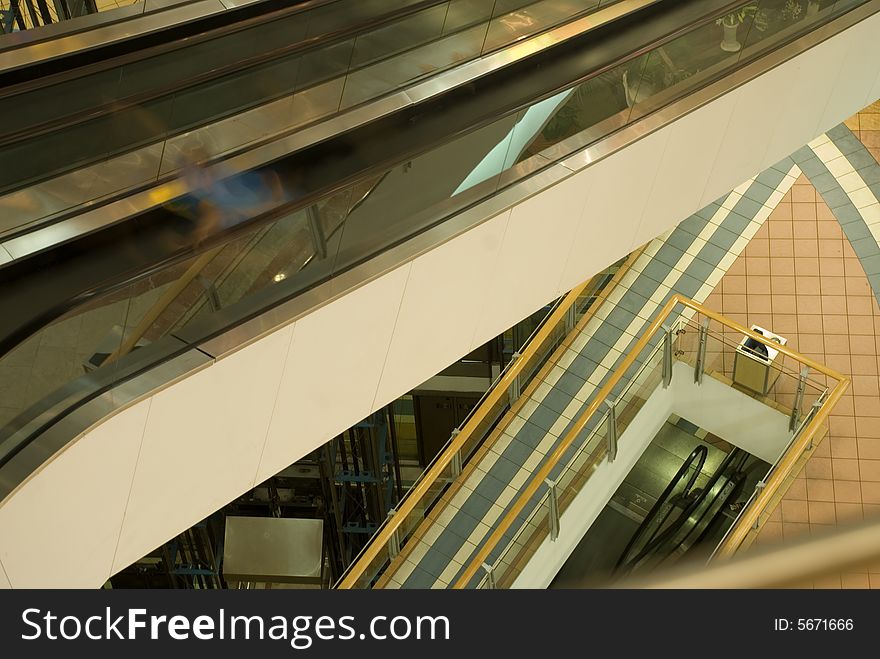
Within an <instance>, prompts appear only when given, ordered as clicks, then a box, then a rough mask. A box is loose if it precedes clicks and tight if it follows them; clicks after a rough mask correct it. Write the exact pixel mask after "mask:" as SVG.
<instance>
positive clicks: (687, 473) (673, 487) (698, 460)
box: [614, 445, 709, 572]
mask: <svg viewBox="0 0 880 659" xmlns="http://www.w3.org/2000/svg"><path fill="white" fill-rule="evenodd" d="M708 454H709V449H707V448H706V447H705V446H702V445H701V446H698V447H696V448H695V449H694V450H693V451H691V454H690V455H689V456H688V457H687V458H686V459H685V461H684V462H682V464H681V467H679V468H678V471H677V472H676V473H675V476H673V477H672V480H670V481H669V483H668V484H667V485H666V487H665V488H664V489H663V492H662V493H661V494H660V496H659V497H658V498H657V501H655V502H654V505H653V506H651V509H650V510H649V511H648V514H647V515H645V519H643V520H642V523H641V524H640V525H639V528H637V529H636V532H635V533H634V534H633V536H632V538H630V540H629V542H628V543H626V547H624V549H623V551H622V552H621V553H620V558H618V559H617V563H616V564H615V566H614V571H615V572H616V571H617V570H619V569H620V568H621V566H622V565H625V564H627V563H629V561H630V560H631V559H632V556H630V554H631V553H632V550H633V549H634V548H636V547H638V550H637V552H636V553H637V554H638V553H639V552H640V551H641V550H642V548H643V547H644V546H645V545H647V544H648V543H650V542H651V541H652V540H653V539H654V537H655V536H656V535H657V533H658V532H659V531H660V529H661V528H662V527H663V524H664V523H665V521H666V519H668V517H669V513H670V512H672V509H673V507H674V504H675V502H674V501H672V500H671V497H672V496H673V494H676V496H677V497H686V496H687V495H688V494H689V493H690V491H691V488H692V487H693V485H694V483H695V482H696V480H697V477H698V476H699V475H700V472H701V471H702V470H703V465H704V464H705V463H706V456H707V455H708ZM682 484H684V488H683V489H681V491H680V492H679V486H680V485H682ZM663 510H665V511H666V512H665V514H664V515H663V519H658V517H659V515H660V513H661V511H663ZM649 531H650V535H649V536H648V537H647V538H646V537H645V535H646V534H647V533H648V532H649Z"/></svg>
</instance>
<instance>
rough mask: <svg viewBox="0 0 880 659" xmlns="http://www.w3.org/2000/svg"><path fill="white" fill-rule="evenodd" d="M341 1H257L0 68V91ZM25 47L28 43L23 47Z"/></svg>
mask: <svg viewBox="0 0 880 659" xmlns="http://www.w3.org/2000/svg"><path fill="white" fill-rule="evenodd" d="M344 1H345V0H260V2H254V3H251V4H247V5H243V6H240V7H233V8H230V9H227V10H225V11H222V12H219V13H217V14H213V15H211V16H206V17H202V18H199V19H196V20H192V21H187V22H183V23H178V24H176V25H172V26H169V27H166V28H163V29H162V30H158V31H154V32H149V33H146V34H140V35H135V36H132V37H130V38H128V39H124V40H120V41H114V42H112V43H107V44H103V45H98V46H93V47H89V48H86V49H83V50H77V51H75V52H72V53H69V54H66V55H61V56H59V57H55V58H52V59H47V60H39V61H37V62H34V63H33V64H28V65H25V66H21V67H18V68H15V69H11V70H6V71H0V95H3V96H5V95H7V94H8V93H16V94H17V93H21V92H23V91H27V90H28V89H29V87H28V86H29V85H31V86H42V85H45V84H49V83H57V82H60V81H61V80H67V79H70V78H78V77H81V76H83V75H87V74H89V73H95V72H97V71H104V70H106V69H110V68H114V67H118V66H121V65H123V64H125V63H126V62H129V61H135V60H138V59H144V58H145V57H154V56H156V55H160V54H162V53H165V52H169V51H172V50H177V49H179V48H180V47H182V46H189V45H192V44H196V43H199V42H202V41H206V40H208V39H214V38H216V37H218V36H223V35H224V34H230V33H233V32H240V31H241V30H244V29H248V28H251V27H255V26H257V25H261V24H263V23H268V22H271V21H275V20H278V19H280V18H283V17H285V16H289V15H292V14H297V13H300V12H305V11H311V10H313V9H318V8H320V7H325V6H329V5H332V4H334V3H336V2H344ZM24 47H25V48H26V47H28V46H24Z"/></svg>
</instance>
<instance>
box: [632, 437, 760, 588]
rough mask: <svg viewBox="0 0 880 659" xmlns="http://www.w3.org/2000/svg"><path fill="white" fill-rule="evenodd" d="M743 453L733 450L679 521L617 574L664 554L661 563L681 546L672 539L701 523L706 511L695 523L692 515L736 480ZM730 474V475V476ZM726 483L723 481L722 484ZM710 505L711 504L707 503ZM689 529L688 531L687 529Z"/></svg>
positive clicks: (667, 528)
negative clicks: (730, 482) (729, 482)
mask: <svg viewBox="0 0 880 659" xmlns="http://www.w3.org/2000/svg"><path fill="white" fill-rule="evenodd" d="M741 453H743V452H742V451H741V450H740V449H738V448H734V449H733V450H732V451H731V452H730V453H728V454H727V455H726V456H725V458H724V460H723V461H722V463H721V465H720V466H719V467H718V469H716V470H715V472H714V473H713V474H712V476H711V478H710V479H709V482H708V483H707V484H706V486H705V487H704V488H703V489H702V491H701V492H700V493H699V495H698V496H697V497H695V498H694V500H693V501H691V502H690V503H689V504H688V505H687V506H686V507H685V508H684V509H683V510H682V512H681V513H680V514H679V515H678V517H677V518H676V519H675V520H674V521H673V522H672V524H670V525H669V526H667V527H666V528H665V529H664V530H663V531H661V532H660V533H658V534H657V535H655V536H654V537H653V538H652V539H651V540H650V541H649V542H648V543H646V544H645V546H644V547H643V548H642V550H641V551H640V552H639V553H638V554H637V555H636V556H634V557H633V558H631V559H630V560H628V561H627V562H626V563H623V564H622V565H621V566H620V570H619V571H620V572H621V573H623V574H627V573H629V572H631V571H633V570H635V569H637V568H638V567H639V565H640V564H641V563H643V561H645V560H646V559H648V558H650V557H657V556H660V555H661V552H663V553H664V555H663V556H661V559H665V557H666V556H668V555H669V554H671V553H672V552H673V551H675V550H676V549H677V548H678V547H679V545H680V544H681V543H679V542H675V541H674V540H675V538H676V537H677V536H678V535H679V534H680V533H681V531H682V530H683V529H684V530H685V538H687V537H688V536H689V535H690V534H691V533H692V532H693V530H694V528H696V526H697V524H698V523H699V522H700V520H702V518H703V516H704V515H705V513H706V510H703V511H702V512H701V513H700V517H699V518H697V519H693V518H694V515H695V513H697V511H699V510H700V509H701V507H702V506H703V505H704V503H705V502H706V500H707V498H708V497H709V496H711V497H712V502H714V500H715V499H716V498H717V497H718V496H719V495H720V494H721V493H722V492H723V488H724V485H726V483H727V482H728V481H730V480H732V479H734V478H736V477H737V474H739V473H740V469H739V466H738V465H737V464H736V463H737V461H738V460H742V459H743V457H742V455H741ZM731 472H732V473H731ZM723 479H726V480H723ZM719 483H721V489H720V490H717V491H716V489H715V488H716V486H717V485H719ZM710 505H711V502H710ZM688 525H690V527H691V528H687V526H688Z"/></svg>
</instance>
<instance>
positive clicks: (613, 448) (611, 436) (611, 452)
mask: <svg viewBox="0 0 880 659" xmlns="http://www.w3.org/2000/svg"><path fill="white" fill-rule="evenodd" d="M605 404H606V405H607V406H608V414H607V415H606V416H605V424H606V433H605V434H606V435H607V436H608V462H614V459H615V458H616V457H617V407H616V406H615V404H614V403H612V402H611V401H610V400H606V401H605Z"/></svg>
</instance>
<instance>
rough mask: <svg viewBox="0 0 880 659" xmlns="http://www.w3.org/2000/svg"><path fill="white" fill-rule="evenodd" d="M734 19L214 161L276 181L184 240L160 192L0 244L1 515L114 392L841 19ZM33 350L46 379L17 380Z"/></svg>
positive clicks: (657, 8)
mask: <svg viewBox="0 0 880 659" xmlns="http://www.w3.org/2000/svg"><path fill="white" fill-rule="evenodd" d="M872 2H873V3H875V4H876V2H875V0H869V4H870V3H872ZM738 4H741V3H731V2H727V1H722V0H688V1H684V2H678V3H664V2H659V3H653V4H649V5H647V6H645V7H644V8H641V9H639V10H638V11H634V12H632V13H630V14H626V13H625V12H624V10H623V9H622V8H619V7H618V5H616V4H614V5H610V6H609V11H612V12H618V13H617V14H615V15H614V17H613V19H612V20H609V21H608V22H607V23H603V24H600V25H598V26H596V25H590V26H588V27H587V26H585V25H582V26H581V28H582V30H583V31H582V32H574V31H572V30H571V29H569V27H568V26H567V25H564V26H562V27H561V28H560V29H559V30H558V31H553V30H551V31H550V32H548V33H546V34H542V35H540V37H539V38H536V39H535V40H534V41H529V40H524V41H523V42H521V43H518V44H517V45H516V46H515V47H513V48H512V49H511V50H510V51H505V50H502V51H499V52H498V53H496V54H495V55H497V57H495V56H490V57H489V58H486V60H485V61H478V62H477V63H475V64H473V66H468V65H465V66H464V67H461V68H455V69H450V70H449V71H446V72H445V74H446V75H445V77H444V75H441V76H438V78H437V79H431V80H428V81H426V82H425V83H424V85H423V86H422V87H417V88H416V89H407V90H405V91H401V92H399V93H398V94H392V95H391V96H389V97H384V98H383V99H381V101H380V102H381V103H382V104H385V105H384V106H383V107H384V112H383V113H382V114H379V115H376V116H375V117H373V116H370V117H368V118H366V119H363V120H358V121H354V120H352V119H351V117H350V116H349V117H347V118H345V120H344V121H338V122H333V121H328V122H325V123H321V124H316V125H315V126H313V127H311V128H310V129H307V130H304V131H301V132H297V133H294V134H292V135H289V136H285V137H283V138H281V139H278V140H275V141H270V142H267V143H265V144H260V145H258V146H256V147H254V148H252V149H249V150H247V151H244V152H242V153H240V154H236V155H234V156H231V157H229V158H228V159H227V160H225V161H223V162H221V163H219V164H218V165H212V167H211V168H209V170H208V171H209V172H214V171H221V169H222V175H218V176H217V177H216V178H217V179H218V180H225V181H229V180H234V179H236V178H238V177H240V176H241V175H243V174H245V173H248V178H247V179H246V181H250V182H249V183H248V182H245V183H244V185H251V186H255V187H259V183H254V181H261V180H262V181H265V180H268V179H269V178H271V177H275V178H277V180H278V181H279V182H280V183H281V188H282V190H283V195H281V196H280V198H277V197H276V198H273V199H271V200H269V202H267V203H266V204H264V205H263V206H261V207H260V208H258V209H255V210H254V211H253V212H251V213H242V214H240V215H238V216H236V217H232V218H229V217H226V218H225V219H226V220H228V221H224V222H219V223H218V224H217V225H216V226H213V227H211V228H210V230H207V231H205V232H204V235H201V236H200V237H199V239H198V240H197V241H196V240H193V239H192V236H191V235H189V233H188V229H187V227H186V223H185V221H183V219H182V216H181V213H180V212H179V208H180V206H181V205H186V203H187V202H192V201H194V200H195V201H198V200H199V196H200V195H202V194H203V191H202V190H200V189H198V188H197V187H189V186H190V184H189V183H188V182H187V181H184V180H180V179H173V180H168V181H163V182H160V184H159V185H157V186H154V187H150V188H146V189H143V190H138V191H136V192H135V193H132V194H129V195H128V196H126V197H125V198H123V199H119V200H114V201H113V202H112V203H107V204H106V205H102V206H100V207H97V208H94V209H92V210H89V211H88V212H86V213H83V214H80V215H78V216H76V218H75V222H72V223H69V224H68V223H66V222H59V223H56V224H53V225H51V226H50V227H48V228H46V229H45V230H43V229H41V230H38V231H34V232H31V233H28V234H25V235H22V236H16V237H13V238H11V239H9V240H7V241H3V242H2V243H0V366H2V367H8V370H4V372H3V377H7V378H12V379H14V378H21V382H22V384H21V386H17V387H13V388H14V389H15V391H14V392H12V393H14V394H15V395H14V396H9V397H8V399H7V400H6V401H4V405H0V408H2V409H0V499H2V500H4V501H8V500H9V497H8V495H9V494H10V493H13V492H16V490H17V488H18V491H21V490H22V489H23V490H26V489H27V488H20V486H21V485H22V483H23V482H25V481H26V480H27V479H28V478H30V477H32V476H33V475H34V474H35V473H36V472H37V471H38V470H39V469H40V467H41V466H42V465H43V464H44V463H45V462H46V461H47V460H50V459H51V457H52V456H54V455H55V454H56V453H57V452H58V451H60V450H62V449H63V448H64V447H65V446H66V442H67V441H68V440H69V438H68V440H65V439H64V433H63V432H61V429H62V426H63V424H64V422H66V421H69V422H71V423H76V424H84V425H82V426H81V427H80V429H79V430H78V431H77V433H76V435H77V437H80V436H82V435H83V434H84V433H85V432H86V430H88V429H90V428H93V427H97V426H98V425H99V420H87V417H88V414H90V413H91V412H88V413H87V412H86V410H87V408H88V406H89V405H90V404H91V403H96V404H98V403H100V404H101V405H105V404H106V405H110V406H113V405H127V404H128V403H130V402H131V401H132V400H135V399H136V396H135V395H133V394H130V393H129V392H128V390H126V392H125V393H124V394H123V395H120V394H119V392H118V389H119V388H120V387H123V388H124V387H125V386H126V385H129V384H131V383H134V382H138V381H139V378H142V377H143V376H145V375H146V374H150V375H151V377H154V379H153V380H151V382H153V383H154V384H155V383H158V384H157V385H156V386H158V387H160V388H161V387H164V386H165V385H167V384H168V382H179V381H182V380H185V376H186V375H187V373H183V374H181V373H180V372H174V371H173V368H171V367H175V368H176V367H177V365H179V364H183V363H189V364H192V365H193V369H194V370H193V371H192V372H195V371H197V370H201V369H203V368H204V367H205V366H206V364H209V363H211V361H212V360H213V359H215V358H216V357H217V356H218V355H224V354H228V353H230V352H233V351H234V350H235V349H237V347H238V345H241V344H232V343H229V342H228V341H229V336H230V334H229V333H231V332H233V331H234V332H239V331H241V330H242V328H245V329H247V331H249V332H250V331H251V330H252V329H253V328H257V330H256V332H255V333H254V334H253V336H250V337H249V338H248V339H247V340H248V341H251V340H256V337H258V336H262V335H266V334H267V333H268V332H269V331H270V330H272V329H273V328H274V327H275V326H276V324H280V323H282V322H283V321H285V320H287V319H286V318H284V316H283V313H285V311H286V309H287V308H288V307H289V306H290V305H294V306H295V305H296V304H304V305H306V307H305V308H306V309H309V308H318V307H320V306H322V305H323V304H325V303H326V302H327V300H330V299H338V298H340V297H341V296H344V295H345V294H346V293H347V292H348V291H349V290H352V289H353V288H355V287H356V286H357V285H359V284H360V283H363V281H370V277H375V276H376V273H375V272H372V273H370V274H368V275H362V274H361V273H362V271H363V270H364V269H365V268H367V267H368V266H371V265H372V264H374V263H376V262H380V263H381V265H380V266H376V267H377V268H378V270H377V271H378V272H388V271H391V270H393V267H394V266H395V265H396V264H397V262H396V261H387V260H386V261H383V260H382V259H390V258H392V256H393V255H395V254H397V252H396V251H395V250H400V249H402V248H403V247H406V246H407V245H409V244H410V243H411V242H415V240H416V239H418V238H420V237H424V236H426V235H433V234H430V232H431V231H433V230H435V229H437V228H442V227H444V226H446V225H447V223H448V222H450V221H452V220H454V219H457V218H460V217H461V216H462V215H464V214H465V213H467V212H469V211H471V210H472V209H474V208H477V207H478V205H479V204H481V203H483V202H486V201H487V200H493V199H496V198H497V197H501V196H503V194H504V193H505V192H507V191H509V190H510V189H511V187H513V186H514V185H515V184H517V183H520V182H523V181H532V180H533V179H532V178H531V177H532V176H533V175H536V176H537V177H540V175H543V174H544V173H545V172H546V171H547V170H548V169H549V168H550V167H552V166H554V165H556V164H557V163H559V162H561V161H565V160H566V159H567V158H569V157H571V156H574V155H578V154H582V153H583V150H584V148H585V147H587V146H589V145H591V144H593V143H595V142H596V141H598V140H601V139H604V138H608V137H609V136H612V135H615V134H617V132H618V131H620V130H621V128H623V127H625V126H629V125H630V124H635V123H636V122H638V121H640V120H642V119H644V118H646V117H652V116H656V113H657V111H658V110H660V109H662V108H665V107H667V106H668V105H669V104H672V103H674V102H676V101H680V100H681V99H684V98H687V97H688V96H689V95H690V94H692V93H695V92H696V91H698V90H700V89H702V88H703V87H704V86H705V85H709V84H712V83H715V82H718V81H723V80H724V78H725V76H726V75H727V74H729V73H731V72H734V71H737V70H738V68H739V67H740V66H741V65H742V64H744V63H748V62H753V61H756V60H758V59H759V58H761V57H762V56H763V55H766V54H767V53H768V52H771V51H772V50H773V49H774V48H776V47H778V46H779V45H780V44H782V43H788V42H789V41H790V40H791V39H794V38H795V37H797V36H798V35H801V34H803V33H804V32H809V31H810V26H811V25H817V24H824V23H825V22H827V21H830V20H833V19H834V18H836V17H841V16H845V14H846V13H847V12H848V11H849V9H853V8H858V7H859V6H860V5H859V3H846V4H840V5H837V4H835V3H833V2H829V3H827V5H825V6H823V7H822V9H821V10H820V12H819V13H818V14H817V15H816V16H817V18H815V19H814V20H812V19H811V21H809V22H804V24H803V25H799V26H797V28H798V29H789V28H790V27H791V26H787V27H786V28H785V29H782V28H780V29H779V30H777V31H775V32H769V31H765V32H761V33H760V34H757V33H756V36H755V37H754V38H753V40H752V41H751V42H748V43H747V44H746V47H744V48H743V49H742V52H741V53H739V54H737V55H736V56H735V57H734V56H731V55H730V54H729V53H727V52H726V51H723V50H721V49H719V48H717V36H718V35H717V32H718V30H717V25H716V23H715V22H716V20H718V19H719V18H722V17H724V16H725V15H727V14H728V13H729V12H730V11H731V8H732V7H734V6H737V5H738ZM871 6H873V5H871ZM600 11H601V10H600ZM586 22H588V21H585V23H586ZM576 23H577V21H576ZM566 30H567V31H566ZM695 53H697V54H698V56H695V55H694V54H695ZM493 57H494V59H493ZM441 83H442V84H441ZM642 85H644V87H642ZM365 107H367V108H368V109H369V107H370V106H369V105H368V106H365ZM389 108H390V109H389ZM215 168H216V169H215ZM251 173H252V174H253V175H254V176H250V174H251ZM447 239H448V237H447ZM445 240H446V239H444V241H445ZM442 242H443V241H438V243H437V244H441V243H442ZM435 246H436V245H435V244H432V243H427V244H420V245H419V246H418V250H419V251H418V252H415V253H424V252H427V251H428V250H429V249H431V248H433V247H435ZM389 255H392V256H389ZM394 258H397V257H394ZM4 261H5V262H4ZM361 276H363V277H364V279H363V280H357V279H356V278H357V277H361ZM544 302H546V300H544ZM308 305H313V306H312V307H309V306H308ZM302 308H303V307H300V308H299V310H298V311H297V313H298V314H300V316H298V317H301V316H302V315H304V314H305V312H303V311H302ZM370 311H373V310H370ZM267 318H271V320H266V319H267ZM354 320H357V319H354ZM346 322H353V320H352V319H347V321H346ZM273 323H274V324H273ZM494 333H497V332H494ZM240 337H241V334H238V335H237V339H236V340H238V339H239V338H240ZM215 341H216V342H218V344H215V345H208V344H209V343H211V342H215ZM219 344H222V347H220V348H217V347H216V345H219ZM43 348H47V349H51V350H47V351H46V355H47V359H49V356H51V358H52V360H53V361H52V362H51V368H47V369H45V371H41V373H40V375H41V377H40V378H39V379H37V378H33V377H30V375H31V373H32V372H36V371H37V370H38V369H40V368H43V364H42V363H41V362H40V360H41V359H43V356H42V354H41V351H42V350H43ZM187 360H190V361H189V362H187ZM163 369H168V370H170V371H171V372H172V375H171V376H169V375H168V374H167V373H165V371H164V370H163ZM160 373H165V374H164V375H159V374H160ZM166 377H168V378H169V379H168V381H163V380H162V378H166ZM24 378H29V380H28V381H27V382H24ZM38 380H39V381H38ZM10 381H12V380H10ZM373 386H375V383H374V385H373ZM166 393H167V392H166ZM137 395H138V396H142V395H143V394H137ZM119 401H122V402H121V403H120V402H119ZM371 403H372V400H371V401H368V402H367V403H366V405H369V404H371ZM223 411H224V410H221V412H223ZM64 432H67V430H65V431H64ZM258 452H259V449H258ZM288 464H289V461H288ZM250 478H251V485H252V483H253V475H251V477H250ZM227 494H228V493H227ZM216 496H217V498H218V500H228V497H227V498H226V499H223V497H224V496H226V494H219V493H218V494H217V495H216ZM230 496H234V495H230ZM215 503H216V501H215ZM215 509H216V506H215ZM713 510H714V509H713ZM203 512H204V511H203ZM207 512H210V511H207ZM201 517H204V514H203V515H201ZM701 519H702V518H701ZM192 521H193V520H188V523H187V524H185V525H179V526H180V528H185V527H186V526H188V525H189V524H191V523H192ZM701 528H702V527H701ZM179 530H180V529H178V531H179ZM700 533H702V531H700ZM658 537H659V536H658ZM688 537H690V536H688ZM686 539H688V538H686ZM161 541H162V540H161V539H159V538H150V539H149V541H148V542H147V541H145V544H146V545H147V546H148V547H155V546H157V545H158V544H160V543H161ZM111 558H112V557H111Z"/></svg>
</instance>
